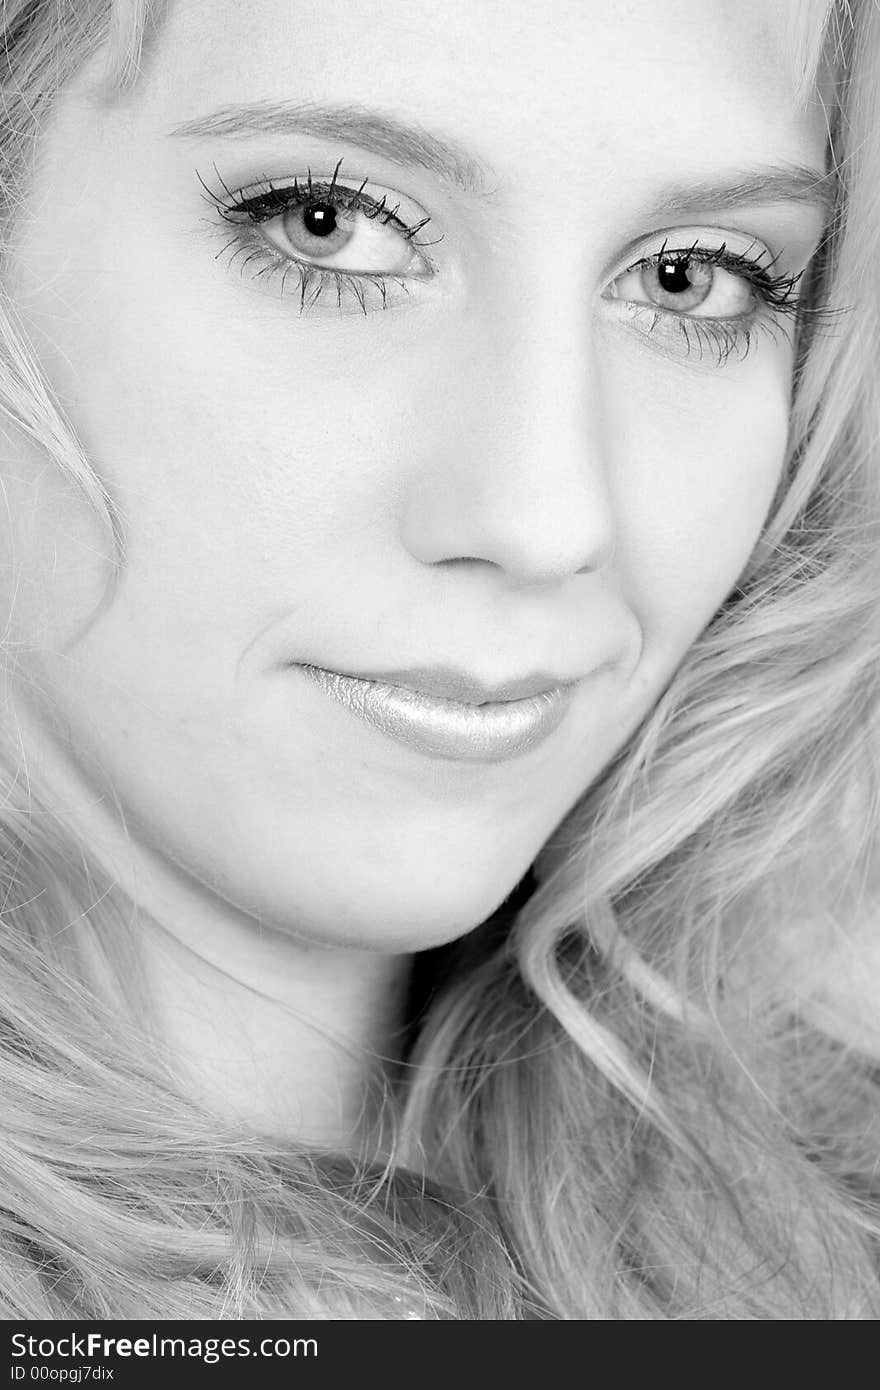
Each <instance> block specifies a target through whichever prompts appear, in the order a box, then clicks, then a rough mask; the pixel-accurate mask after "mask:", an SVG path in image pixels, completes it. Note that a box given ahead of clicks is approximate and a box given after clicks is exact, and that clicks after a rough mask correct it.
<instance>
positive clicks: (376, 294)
mask: <svg viewBox="0 0 880 1390" xmlns="http://www.w3.org/2000/svg"><path fill="white" fill-rule="evenodd" d="M341 163H342V161H341V160H340V161H339V163H337V165H336V168H335V169H334V171H333V175H332V177H331V179H330V181H329V183H328V182H326V181H324V180H322V181H320V182H318V181H313V179H312V175H311V170H308V171H307V174H306V178H305V180H304V181H303V182H300V181H299V180H298V179H296V178H294V180H293V182H292V183H291V182H287V183H284V184H279V183H277V182H275V181H273V180H272V179H270V178H268V177H263V178H262V179H259V180H257V182H256V184H254V185H251V186H249V192H248V195H247V196H246V197H245V196H242V195H243V190H238V191H237V192H233V191H232V190H230V189H229V187H228V186H227V184H226V183H225V182H224V180H223V178H222V177H221V175H220V173H219V171H218V169H217V166H216V164H215V165H214V166H213V167H214V173H215V174H216V176H217V179H218V182H219V184H220V186H221V188H222V189H223V192H224V193H225V195H226V199H227V201H224V199H223V198H222V197H221V196H220V195H219V194H218V193H216V192H214V191H213V190H212V189H211V188H209V187H208V185H207V184H206V183H205V181H204V179H203V178H202V177H201V175H200V174H199V173H198V171H196V174H197V177H198V180H199V183H200V184H201V185H202V187H203V188H204V190H205V193H206V194H207V197H208V199H209V200H210V202H211V205H212V207H213V208H214V210H215V211H216V212H217V213H219V215H220V217H221V218H222V219H223V221H224V222H225V223H226V224H227V225H229V226H232V227H234V228H236V229H237V230H236V232H235V235H234V236H233V237H232V238H231V239H230V240H229V241H228V242H227V243H226V245H225V246H223V247H221V249H220V251H218V252H217V255H216V257H215V259H219V258H220V256H222V255H223V254H224V252H226V251H229V250H230V248H234V249H232V255H231V256H230V258H229V261H228V268H231V267H232V265H233V264H234V262H235V261H236V259H237V258H238V257H239V256H241V255H244V257H245V259H244V260H243V261H242V263H241V267H240V269H241V273H242V275H243V274H244V272H245V270H247V269H248V268H249V267H251V266H252V265H253V263H254V262H256V263H257V266H258V267H259V268H257V269H254V270H250V272H249V273H250V274H252V275H253V276H254V278H260V279H262V278H263V277H265V279H266V281H267V282H270V281H271V280H272V279H273V278H274V277H275V276H276V275H280V276H281V284H280V293H281V294H286V293H287V294H289V293H294V294H296V293H297V289H298V298H299V309H300V313H301V314H304V313H306V312H307V311H308V310H310V309H312V308H313V307H314V306H315V304H317V302H318V300H319V299H320V298H321V296H322V295H323V294H324V291H325V290H326V289H328V288H330V289H332V290H333V291H335V297H336V305H337V307H338V308H339V309H340V310H341V308H342V302H343V298H344V297H345V296H347V295H351V296H352V298H353V299H354V300H355V302H356V304H357V306H358V307H359V308H360V310H361V312H362V313H363V314H364V315H365V316H366V315H367V314H368V313H369V312H370V311H371V309H372V308H380V309H385V308H386V307H387V306H388V295H389V288H390V287H395V288H396V289H397V290H399V291H400V292H401V293H403V294H407V295H408V294H409V292H410V290H409V285H408V284H407V280H406V277H403V276H399V275H380V274H378V273H377V274H369V273H367V274H364V273H359V274H355V273H350V272H346V271H342V270H338V269H335V268H333V267H322V266H318V265H315V264H312V263H311V262H308V261H300V260H297V259H296V258H295V257H292V256H289V255H285V254H284V253H282V252H281V251H280V250H278V249H277V248H275V247H273V246H272V245H271V244H270V243H269V242H268V241H267V240H266V239H265V238H263V237H260V236H259V234H257V235H254V232H253V229H254V228H256V227H259V226H260V224H261V223H263V222H269V221H271V220H273V219H274V218H277V217H279V216H281V215H283V214H284V213H285V212H288V211H289V210H290V209H291V208H294V207H302V206H305V205H307V204H308V203H309V202H310V201H314V200H315V198H320V200H321V201H322V202H326V203H329V204H330V205H331V206H334V207H339V208H341V209H344V210H345V211H346V212H352V211H358V212H361V213H362V214H363V215H364V216H365V217H367V218H370V219H380V220H381V221H382V222H383V224H384V225H386V226H387V225H389V224H393V225H394V227H395V229H396V230H397V231H399V233H400V235H401V236H402V237H403V238H405V239H406V240H408V241H410V242H411V243H412V244H413V245H414V246H415V247H417V248H418V249H420V250H421V249H423V248H424V247H426V246H431V245H435V244H436V243H435V242H420V241H417V240H416V239H415V238H416V237H417V235H418V233H419V232H420V231H422V230H423V229H424V228H425V227H426V226H427V224H428V222H429V221H430V218H428V217H423V218H421V219H420V220H418V221H417V222H415V223H412V224H408V223H407V222H405V221H404V219H403V218H401V217H399V216H398V213H399V211H400V204H396V205H395V206H393V207H390V206H389V205H388V200H387V197H386V196H385V195H383V197H382V198H381V199H380V200H379V201H377V200H376V199H375V198H373V197H371V196H370V194H368V193H366V192H365V188H366V185H367V182H368V181H367V180H366V179H364V180H363V182H362V183H360V184H359V185H358V187H357V188H351V187H348V186H347V185H344V184H340V183H338V181H337V180H338V174H339V169H340V166H341ZM751 250H752V248H749V250H748V251H746V252H737V251H731V250H730V249H729V248H728V246H727V244H726V243H722V244H721V245H720V246H718V247H706V246H701V245H700V243H699V240H697V241H695V242H693V243H692V244H691V245H690V246H683V247H673V246H670V245H669V243H668V240H667V241H664V243H663V245H662V246H661V248H660V250H659V251H656V252H654V253H652V254H651V255H649V256H644V257H642V258H641V259H639V260H637V261H634V262H633V263H632V264H631V265H629V266H627V268H626V270H625V271H623V272H621V274H627V273H629V272H630V271H634V270H643V269H645V268H648V267H652V266H656V265H658V264H659V263H660V261H661V260H672V261H680V260H690V261H694V262H697V263H700V264H702V265H714V266H717V267H718V268H719V269H721V270H726V271H728V272H729V273H730V274H733V275H737V276H739V277H740V278H742V279H744V280H746V281H747V283H748V284H749V285H750V286H751V287H752V289H753V290H754V292H755V295H756V296H757V300H758V302H757V303H756V306H755V311H754V313H752V314H749V315H743V316H740V317H738V318H733V319H713V318H702V317H696V316H693V315H688V314H686V313H676V312H675V311H673V310H670V309H663V308H661V307H659V306H655V305H650V304H646V303H640V302H635V301H628V308H629V310H630V312H631V314H632V316H633V317H635V318H638V319H639V320H640V326H641V328H642V331H645V332H647V333H649V334H653V333H655V332H658V330H659V331H661V332H665V333H670V332H671V333H672V334H678V336H679V339H680V341H681V342H682V343H683V345H684V349H685V355H686V356H687V357H688V358H690V357H692V356H696V357H698V358H699V359H700V360H702V359H703V358H704V357H705V356H706V355H707V354H711V356H712V357H713V358H714V359H715V362H716V364H717V365H718V366H724V365H725V364H726V363H727V362H729V361H730V360H731V358H734V357H735V359H736V360H737V361H740V362H741V361H744V360H745V358H746V357H747V356H748V355H749V353H750V352H751V351H752V348H753V347H754V344H755V338H756V332H761V333H764V334H767V335H768V336H769V337H771V338H772V339H773V340H774V341H776V340H777V339H778V337H779V335H780V334H781V335H784V336H785V337H786V338H788V339H789V341H791V339H790V336H789V334H788V332H787V331H786V326H785V324H784V322H783V321H784V320H785V319H789V320H791V321H793V322H794V321H796V320H797V319H798V318H800V317H801V316H802V315H803V314H805V313H807V312H809V313H810V316H811V318H817V317H820V316H821V315H822V312H823V311H822V310H821V309H816V308H812V309H810V310H809V311H807V310H805V309H804V306H803V305H802V303H801V301H800V296H799V294H798V288H799V286H800V283H801V281H802V279H803V274H804V273H803V272H801V273H800V274H797V275H784V274H779V275H774V274H773V273H772V271H773V266H774V265H775V264H776V260H777V259H778V257H776V258H772V259H770V260H765V259H764V258H765V257H766V255H767V254H768V253H767V252H766V251H764V250H763V249H762V250H761V251H760V252H759V253H758V255H752V254H751ZM248 253H250V254H248ZM429 264H430V263H429ZM431 271H432V273H433V266H431ZM290 276H295V277H296V281H295V283H296V289H294V290H293V291H291V290H290V289H289V288H288V284H287V282H288V278H289V277H290ZM618 278H619V277H618ZM646 318H649V319H650V321H649V322H648V321H646Z"/></svg>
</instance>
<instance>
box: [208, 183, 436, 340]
mask: <svg viewBox="0 0 880 1390" xmlns="http://www.w3.org/2000/svg"><path fill="white" fill-rule="evenodd" d="M341 163H342V161H341V160H340V161H339V163H338V164H337V165H336V168H335V169H334V171H333V173H332V175H331V176H330V177H329V178H323V179H322V178H313V176H312V172H311V170H310V169H309V170H307V172H306V174H305V175H304V176H302V177H300V176H296V177H294V178H293V179H292V180H287V181H279V180H273V179H268V178H264V179H261V180H260V181H259V182H258V183H257V184H256V185H254V186H252V187H250V188H247V189H242V190H239V191H238V192H235V193H233V192H231V191H230V190H229V189H228V188H227V187H226V185H225V183H223V181H222V179H221V180H220V182H221V184H222V186H223V189H224V192H225V194H226V198H225V199H224V198H222V197H221V196H220V195H219V194H217V193H216V192H214V191H213V190H212V189H210V188H209V187H208V185H207V184H206V183H205V182H204V180H203V179H202V178H201V175H198V177H199V182H200V183H201V184H202V187H203V188H204V189H205V192H206V194H207V195H208V198H209V199H210V201H211V203H212V204H213V206H214V207H215V209H216V211H217V212H218V213H219V215H220V217H221V218H222V219H223V221H224V222H225V223H226V224H228V225H229V226H231V227H233V228H236V229H238V230H237V231H236V234H235V236H233V237H232V238H231V239H230V240H229V241H227V243H226V245H225V246H224V247H222V248H221V250H220V251H219V252H218V253H217V255H218V257H219V256H222V255H223V253H224V251H228V250H230V249H232V255H231V256H230V258H229V265H230V266H232V264H233V263H234V262H236V260H238V258H239V257H241V256H244V259H243V260H241V262H240V265H241V273H242V274H244V272H245V270H247V271H248V272H249V273H250V274H252V275H253V276H254V277H255V278H260V279H265V280H267V281H268V280H271V279H273V278H275V277H276V276H278V277H280V292H281V293H282V294H284V293H287V292H289V289H292V290H293V291H294V293H295V294H296V295H297V297H298V299H299V307H300V311H301V312H305V311H306V310H309V309H312V308H314V306H315V304H316V303H317V302H318V300H319V299H320V298H321V296H322V295H323V294H324V292H325V291H326V290H327V289H330V291H331V302H335V305H336V307H337V308H338V309H340V310H341V308H342V304H343V300H344V298H348V297H349V296H352V297H353V299H354V301H355V303H356V305H357V307H358V308H359V309H360V311H361V312H362V313H364V314H366V313H367V312H368V309H369V307H379V308H386V307H387V306H388V303H389V292H390V291H391V290H392V289H394V290H396V291H398V292H402V293H404V294H405V293H408V292H409V291H408V283H407V282H409V281H411V280H426V279H429V278H430V277H431V276H432V275H433V273H434V267H433V264H432V262H431V261H430V260H429V259H428V257H427V256H426V255H425V254H424V249H423V248H424V245H425V244H426V243H422V242H420V241H419V240H417V237H418V234H419V233H420V232H421V231H422V230H423V229H424V228H425V227H426V226H427V224H428V222H429V221H430V218H429V217H427V216H426V215H424V214H422V215H414V216H413V217H412V218H410V217H408V216H407V213H406V211H405V210H404V209H403V207H402V200H400V199H396V197H395V195H394V194H392V193H391V192H390V190H388V189H383V188H379V187H377V186H375V185H370V184H369V180H367V179H364V180H362V181H361V182H360V183H359V184H357V185H354V184H349V183H343V182H342V181H341V180H340V178H339V170H340V166H341ZM216 172H217V171H216V166H215V173H216ZM217 177H218V179H219V178H220V176H219V174H218V175H217ZM412 210H413V213H414V214H416V213H419V214H420V213H421V209H417V208H416V207H415V205H413V206H412ZM252 267H255V268H254V269H252ZM288 282H290V285H289V287H288Z"/></svg>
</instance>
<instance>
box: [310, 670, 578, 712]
mask: <svg viewBox="0 0 880 1390" xmlns="http://www.w3.org/2000/svg"><path fill="white" fill-rule="evenodd" d="M337 674H339V675H347V676H349V677H350V678H351V679H353V680H361V681H377V682H379V683H380V684H382V685H400V686H404V687H405V688H406V689H409V690H416V691H418V692H420V693H421V694H423V695H436V696H439V698H440V699H442V700H455V701H457V702H458V703H459V704H463V705H487V704H501V703H503V702H505V701H508V700H528V699H530V698H532V697H533V696H535V695H546V694H547V693H548V692H549V691H551V690H558V689H560V688H561V687H564V686H568V685H572V684H573V683H574V679H575V678H572V677H562V676H554V675H551V674H549V673H548V672H546V671H533V672H531V673H530V674H529V675H527V676H518V677H517V678H516V679H514V680H506V681H502V682H500V683H497V684H491V685H490V684H489V683H487V682H485V681H481V680H479V679H478V678H477V677H475V676H472V675H471V674H470V673H469V672H468V671H463V670H460V669H458V668H456V667H449V666H420V667H414V668H411V669H409V670H405V671H358V672H354V671H342V672H338V673H337Z"/></svg>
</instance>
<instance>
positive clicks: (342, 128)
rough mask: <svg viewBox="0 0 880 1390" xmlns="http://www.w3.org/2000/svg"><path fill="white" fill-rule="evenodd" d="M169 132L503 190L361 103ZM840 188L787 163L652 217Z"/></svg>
mask: <svg viewBox="0 0 880 1390" xmlns="http://www.w3.org/2000/svg"><path fill="white" fill-rule="evenodd" d="M169 134H170V135H171V136H173V137H174V138H177V139H188V140H198V139H209V138H212V137H224V136H229V137H234V138H237V139H238V138H242V137H248V136H259V135H278V136H282V137H285V136H296V135H306V136H313V137H316V138H318V139H323V140H340V141H343V142H344V143H346V144H352V145H356V146H358V147H359V148H360V149H362V150H366V151H368V152H370V153H372V154H375V155H378V156H379V157H380V158H382V159H387V160H389V161H390V162H391V163H393V164H398V165H401V166H404V167H405V166H412V165H415V166H417V167H419V168H422V169H427V170H428V171H429V172H430V173H433V174H436V175H438V176H439V177H440V178H441V179H443V180H444V181H445V182H447V183H449V184H451V185H452V186H453V187H455V188H458V189H460V190H462V191H463V192H466V193H475V194H478V195H480V196H483V197H486V196H490V195H491V194H492V193H493V192H494V191H495V189H496V188H497V179H493V177H492V174H491V170H489V169H488V167H487V166H486V165H485V164H483V163H482V161H481V160H479V159H477V158H475V157H474V155H473V154H471V153H470V151H468V150H466V149H465V148H464V147H463V146H462V145H460V144H458V142H457V141H455V140H452V139H449V138H447V137H443V138H441V137H440V136H437V135H433V134H432V133H431V132H430V131H428V130H425V129H423V128H422V127H421V126H419V125H417V124H413V123H404V122H402V121H400V120H397V119H396V118H395V117H394V116H391V115H388V114H386V113H384V112H381V111H373V110H370V109H368V108H366V107H362V106H358V105H327V104H325V103H322V102H302V103H291V102H271V101H262V102H256V103H253V104H247V103H233V104H230V105H226V106H221V107H218V109H217V110H216V111H212V112H209V113H208V114H207V115H205V116H197V117H195V118H194V119H192V120H189V121H184V122H182V123H181V124H180V125H176V126H173V127H172V129H171V130H170V131H169ZM836 190H837V182H836V178H835V176H834V175H833V174H829V173H827V172H826V171H824V170H822V169H812V168H809V167H807V166H804V165H798V164H781V165H778V166H768V167H766V168H763V167H761V168H756V169H749V170H742V171H737V172H735V173H734V174H733V175H732V177H730V178H727V179H724V180H710V181H706V182H701V181H699V180H693V181H688V182H682V183H680V184H675V185H672V186H669V187H666V188H662V189H659V190H658V191H657V192H656V193H655V194H654V195H653V197H652V200H651V205H650V207H651V216H652V217H653V218H659V219H661V220H662V219H664V218H683V217H685V216H687V215H688V214H690V213H693V214H696V213H698V212H700V211H705V210H706V208H717V209H718V210H719V211H721V210H730V209H733V208H738V207H745V206H752V205H755V204H763V203H777V202H793V203H810V204H813V205H816V206H818V207H819V208H820V209H821V210H822V211H823V212H825V213H826V215H828V214H830V213H831V211H832V209H833V206H834V203H835V198H836Z"/></svg>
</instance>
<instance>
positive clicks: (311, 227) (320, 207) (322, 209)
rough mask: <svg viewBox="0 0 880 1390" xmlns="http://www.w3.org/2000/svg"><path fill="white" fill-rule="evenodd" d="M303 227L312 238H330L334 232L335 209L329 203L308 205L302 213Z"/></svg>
mask: <svg viewBox="0 0 880 1390" xmlns="http://www.w3.org/2000/svg"><path fill="white" fill-rule="evenodd" d="M303 226H304V227H305V229H306V231H307V232H309V233H311V235H312V236H318V237H324V236H332V234H333V232H335V231H336V209H335V208H332V207H331V206H330V204H329V203H310V204H309V206H308V207H307V208H306V209H305V211H304V212H303Z"/></svg>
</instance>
